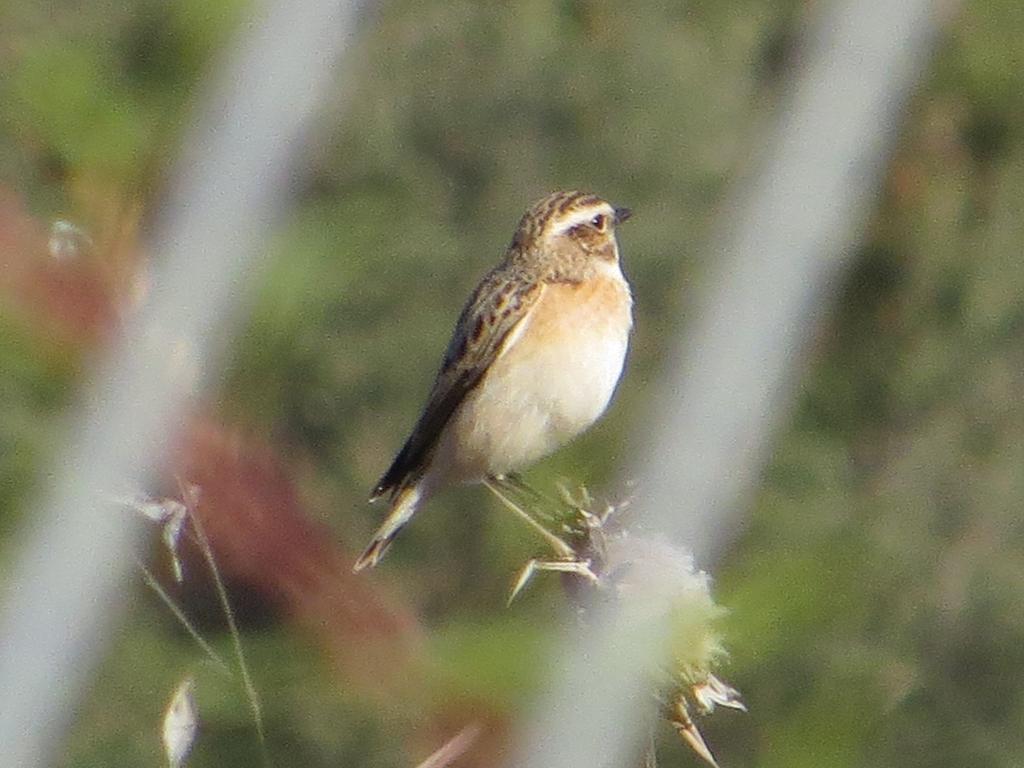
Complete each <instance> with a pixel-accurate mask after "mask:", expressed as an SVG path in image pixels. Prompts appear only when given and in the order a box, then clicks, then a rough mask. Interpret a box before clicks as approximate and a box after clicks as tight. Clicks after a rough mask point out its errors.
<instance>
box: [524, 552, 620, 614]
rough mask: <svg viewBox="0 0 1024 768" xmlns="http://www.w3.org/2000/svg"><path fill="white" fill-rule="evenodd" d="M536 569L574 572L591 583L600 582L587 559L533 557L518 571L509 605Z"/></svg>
mask: <svg viewBox="0 0 1024 768" xmlns="http://www.w3.org/2000/svg"><path fill="white" fill-rule="evenodd" d="M537 571H555V572H557V573H575V574H576V575H577V576H582V577H583V578H585V579H589V580H590V582H591V583H592V584H600V579H598V578H597V574H595V573H594V572H593V571H592V570H591V569H590V561H589V560H538V559H537V558H533V559H532V560H530V561H529V562H527V563H526V565H524V566H523V569H522V570H521V571H520V572H519V577H518V578H517V579H516V583H515V585H514V586H513V587H512V592H511V594H509V596H508V604H509V605H511V604H512V601H513V600H515V599H516V595H518V594H519V593H520V592H522V591H523V588H524V587H525V586H526V585H527V583H529V581H530V579H532V578H533V574H535V573H536V572H537Z"/></svg>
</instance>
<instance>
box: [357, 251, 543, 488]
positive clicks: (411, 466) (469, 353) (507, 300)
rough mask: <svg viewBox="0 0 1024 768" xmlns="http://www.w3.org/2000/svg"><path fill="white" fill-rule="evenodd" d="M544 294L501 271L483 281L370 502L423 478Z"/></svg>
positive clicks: (530, 283)
mask: <svg viewBox="0 0 1024 768" xmlns="http://www.w3.org/2000/svg"><path fill="white" fill-rule="evenodd" d="M513 277H516V278H517V279H512V278H513ZM543 290H544V284H543V282H541V281H529V280H523V279H522V276H521V275H514V276H513V275H512V274H510V273H509V271H508V269H507V268H503V267H499V268H497V269H495V270H494V271H493V272H491V273H490V274H489V275H487V277H485V278H484V280H483V281H482V282H481V283H480V285H479V286H478V287H477V289H476V291H474V292H473V295H472V296H471V297H470V299H469V301H468V302H467V303H466V307H465V308H464V309H463V310H462V315H461V316H460V317H459V322H458V323H457V324H456V326H455V332H454V334H453V335H452V338H451V341H450V342H449V343H448V350H447V352H445V356H444V362H443V363H442V365H441V370H440V371H438V374H437V378H436V379H435V381H434V388H433V390H432V391H431V393H430V398H429V399H428V400H427V405H426V408H424V410H423V414H422V415H421V416H420V419H419V421H418V422H416V426H415V427H413V430H412V434H411V435H409V439H408V440H406V442H405V445H404V446H403V448H402V450H401V451H399V453H398V456H396V457H395V460H394V461H393V462H392V464H391V467H390V469H388V471H387V472H385V473H384V476H383V477H382V478H381V479H380V482H379V483H377V487H376V488H374V489H373V493H372V494H371V496H370V498H371V499H376V498H379V497H381V496H384V495H388V494H392V495H393V494H395V493H396V492H398V491H399V490H400V489H402V488H403V487H405V486H407V485H408V484H409V481H410V480H411V479H412V480H415V479H419V477H421V476H422V473H423V471H424V470H425V468H426V466H427V464H428V461H429V459H430V455H431V454H432V453H433V450H434V447H435V446H436V445H437V439H438V437H440V435H441V432H442V430H443V429H444V427H445V425H446V424H447V423H448V420H449V419H450V418H451V416H452V414H453V413H454V412H455V409H456V408H458V407H459V404H460V403H462V401H463V400H464V399H465V397H466V395H467V394H468V393H469V392H471V391H472V389H473V388H474V387H475V386H476V385H477V384H478V383H479V381H480V379H481V378H482V377H483V375H484V374H485V373H486V372H487V369H488V368H489V367H490V366H491V364H492V363H493V362H494V361H495V360H497V359H498V357H500V356H501V355H502V354H503V353H504V352H505V351H506V350H507V349H508V348H509V347H511V346H512V344H514V343H515V340H516V339H517V338H518V334H519V332H520V331H521V330H522V329H523V328H525V327H526V322H527V320H528V318H529V315H530V312H531V310H532V309H533V308H534V307H535V306H536V304H537V301H538V300H539V299H540V295H541V293H542V292H543Z"/></svg>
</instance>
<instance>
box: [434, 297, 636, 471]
mask: <svg viewBox="0 0 1024 768" xmlns="http://www.w3.org/2000/svg"><path fill="white" fill-rule="evenodd" d="M602 282H603V283H606V282H610V281H602ZM545 290H546V291H547V290H551V294H550V296H549V295H545V296H543V297H541V300H540V302H539V304H538V307H537V308H536V309H535V311H534V312H533V313H531V316H530V318H529V319H528V321H526V322H527V324H525V325H524V327H523V328H522V331H521V333H520V334H519V335H518V337H517V339H516V341H515V343H514V344H512V345H510V347H509V348H508V349H507V350H506V351H505V353H504V354H502V355H501V356H499V358H498V359H497V360H496V361H495V362H494V363H493V364H492V366H491V369H490V370H489V371H488V373H487V374H486V375H485V376H484V378H483V379H482V381H481V382H480V384H479V385H478V386H477V387H476V389H474V390H473V392H471V393H470V395H469V396H468V397H467V398H466V400H465V402H463V404H462V405H461V406H460V407H459V409H458V410H457V411H456V413H455V414H454V415H453V418H452V421H451V422H450V423H449V425H448V427H447V428H446V430H445V435H444V436H443V438H442V440H441V444H440V445H439V446H438V449H439V454H440V455H439V456H438V458H440V459H441V462H439V465H440V466H447V467H448V468H449V471H450V475H449V476H450V477H451V478H452V479H455V480H462V481H472V480H479V479H480V478H482V477H483V476H484V475H488V474H504V473H507V472H513V471H515V470H517V469H519V468H521V467H524V466H526V465H528V464H531V463H533V462H534V461H536V460H538V459H540V458H542V457H543V456H546V455H547V454H549V453H551V452H552V451H554V450H556V449H557V448H559V447H560V446H562V445H563V444H565V443H566V442H568V441H569V440H571V439H572V438H574V437H576V435H578V434H579V433H580V432H582V431H583V430H585V429H586V428H587V427H589V426H590V425H591V424H593V423H594V421H596V420H597V418H598V417H599V416H600V415H601V414H602V413H604V411H605V409H606V408H607V407H608V403H609V401H610V400H611V397H612V394H613V393H614V392H615V387H616V385H617V384H618V381H619V377H620V376H621V374H622V366H623V362H624V360H625V356H626V348H627V345H628V341H629V331H630V328H631V326H632V314H631V301H630V299H629V292H628V288H627V287H626V285H625V282H624V281H621V279H620V280H618V281H614V283H613V284H612V285H611V286H610V287H609V286H608V285H605V286H604V287H603V288H602V287H600V286H598V287H597V288H595V289H593V290H589V291H582V290H581V289H576V291H577V292H576V294H574V295H573V299H574V300H573V301H570V302H564V301H559V300H558V299H562V298H565V297H566V295H568V292H569V291H570V289H568V288H567V289H565V290H566V292H567V293H566V295H558V292H557V290H554V289H545ZM551 299H554V301H552V300H551ZM545 300H548V306H544V302H545ZM556 310H557V311H556Z"/></svg>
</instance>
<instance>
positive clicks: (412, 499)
mask: <svg viewBox="0 0 1024 768" xmlns="http://www.w3.org/2000/svg"><path fill="white" fill-rule="evenodd" d="M629 216H630V211H629V209H627V208H615V207H613V206H612V205H610V204H609V203H607V202H605V201H604V200H602V199H601V198H599V197H596V196H595V195H591V194H586V193H583V192H555V193H553V194H551V195H548V196H547V197H545V198H544V199H542V200H539V201H538V202H537V203H535V204H534V205H533V206H532V207H531V208H530V209H529V210H528V211H527V212H526V214H525V215H524V216H523V218H522V220H521V221H520V222H519V226H518V227H517V228H516V233H515V236H514V237H513V238H512V244H511V245H510V246H509V248H508V251H507V252H506V253H505V258H504V259H503V260H502V262H501V263H500V264H499V265H498V266H497V267H495V268H494V269H493V270H491V271H490V272H489V273H488V274H487V275H486V276H485V277H484V278H483V280H482V281H481V282H480V284H479V285H478V286H477V288H476V290H475V291H474V292H473V294H472V296H470V298H469V301H468V302H467V304H466V306H465V308H464V309H463V310H462V315H461V316H460V317H459V321H458V323H457V324H456V326H455V332H454V334H453V335H452V338H451V341H450V342H449V344H448V350H447V352H446V353H445V356H444V361H443V363H442V364H441V370H440V371H439V372H438V374H437V378H436V380H435V381H434V387H433V389H432V391H431V393H430V397H429V399H428V400H427V404H426V407H425V408H424V409H423V413H422V415H421V416H420V418H419V421H417V422H416V426H415V427H413V430H412V434H411V435H410V436H409V439H408V440H406V443H405V446H404V447H403V448H402V450H401V451H400V452H399V453H398V456H397V457H396V458H395V460H394V462H393V463H392V464H391V468H390V469H388V471H387V472H385V473H384V476H383V477H382V478H381V480H380V482H379V483H378V484H377V487H376V488H374V490H373V494H372V495H371V501H373V500H376V499H379V498H381V497H384V496H386V497H388V500H389V502H390V504H391V511H390V513H389V514H388V516H387V518H386V519H385V520H384V523H383V524H382V525H381V526H380V528H379V529H378V530H377V533H376V534H375V535H374V537H373V540H372V541H371V542H370V545H369V546H368V547H367V548H366V551H365V552H364V553H363V554H362V555H361V556H360V557H359V559H358V560H357V561H356V563H355V568H354V569H355V570H357V571H358V570H361V569H363V568H365V567H366V566H368V565H376V564H377V563H378V562H379V561H380V559H381V557H382V556H383V555H384V552H385V551H386V550H387V548H388V546H389V545H390V544H391V542H392V540H393V539H394V538H395V536H396V535H397V534H398V532H399V531H400V530H401V529H402V527H403V526H404V525H405V524H406V523H408V522H409V519H410V518H411V517H412V516H413V514H415V512H416V510H417V508H418V507H419V506H420V505H421V504H422V503H423V502H425V501H426V500H427V499H428V498H430V497H431V496H432V495H433V494H434V493H436V492H437V491H438V489H440V488H441V487H442V486H444V485H446V484H449V483H472V482H483V483H485V484H488V485H489V486H490V487H491V488H492V490H495V492H499V491H498V490H497V488H498V487H500V486H501V483H502V482H504V481H505V478H506V477H507V476H508V475H509V473H512V472H515V471H516V470H518V469H520V468H521V467H524V466H526V465H528V464H531V463H533V462H534V461H537V460H538V459H540V458H542V457H544V456H546V455H548V454H549V453H551V452H552V451H554V450H555V449H557V448H559V447H560V446H562V445H563V444H565V443H566V442H568V441H569V440H571V439H572V438H574V437H576V436H577V435H578V434H580V433H581V432H583V431H584V430H585V429H587V427H589V426H590V425H591V424H593V423H594V422H595V421H596V420H597V418H598V417H599V416H600V415H601V414H602V413H604V410H605V408H607V407H608V403H609V401H610V400H611V397H612V394H613V393H614V391H615V387H616V385H617V384H618V381H619V377H620V375H621V374H622V366H623V362H624V360H625V357H626V348H627V345H628V342H629V333H630V329H631V328H632V326H633V315H632V305H633V300H632V297H631V295H630V291H629V284H628V283H627V282H626V279H625V278H624V277H623V275H622V270H621V269H620V267H619V248H618V243H617V242H616V240H615V227H616V226H617V225H618V224H621V223H622V222H624V221H625V220H626V219H628V218H629ZM531 522H532V521H531ZM535 525H536V524H535ZM538 527H539V526H538ZM540 531H541V533H544V534H545V535H547V536H548V538H549V540H553V541H552V543H553V544H554V546H555V547H556V549H558V550H559V551H562V550H561V548H560V547H559V545H561V547H564V544H562V543H561V542H560V540H558V539H557V537H554V535H553V534H550V533H548V532H547V531H546V530H544V529H542V528H541V529H540Z"/></svg>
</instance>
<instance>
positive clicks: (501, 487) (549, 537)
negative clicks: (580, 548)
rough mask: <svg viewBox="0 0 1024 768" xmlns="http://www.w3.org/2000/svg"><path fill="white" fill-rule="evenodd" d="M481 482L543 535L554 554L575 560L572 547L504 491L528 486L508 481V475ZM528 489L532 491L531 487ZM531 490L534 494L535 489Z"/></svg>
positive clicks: (520, 482)
mask: <svg viewBox="0 0 1024 768" xmlns="http://www.w3.org/2000/svg"><path fill="white" fill-rule="evenodd" d="M483 482H484V485H486V486H487V488H488V490H490V492H491V493H493V494H494V495H495V496H497V497H498V500H499V501H501V503H502V504H504V505H505V506H506V507H508V508H509V509H510V510H511V511H512V512H514V513H515V514H517V515H519V517H521V518H522V519H523V520H524V521H526V523H527V524H528V525H530V526H531V527H533V529H534V530H536V531H537V532H538V533H539V534H540V535H541V536H543V537H544V539H545V541H547V542H548V544H550V545H551V547H552V548H553V549H554V550H555V554H556V555H557V556H558V557H560V558H562V559H564V560H573V561H574V560H576V553H575V551H573V548H572V547H570V546H569V545H568V544H566V543H565V542H564V541H562V539H560V538H559V537H558V536H556V535H555V534H553V533H552V532H551V531H549V530H548V529H547V528H545V527H544V526H543V525H541V524H540V523H538V522H537V521H536V520H534V519H533V516H532V515H531V514H530V513H529V512H527V511H526V510H525V509H523V508H522V507H521V506H519V505H518V504H516V503H515V502H514V501H513V500H512V499H511V498H509V495H508V493H507V492H506V491H507V490H513V491H515V490H519V491H522V489H523V487H525V488H529V486H526V485H525V484H524V483H523V482H522V481H521V480H520V481H518V484H517V483H516V482H515V481H510V480H509V479H508V477H497V476H490V477H485V478H484V481H483ZM530 490H531V491H532V489H530ZM532 492H533V493H534V494H536V491H532Z"/></svg>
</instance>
